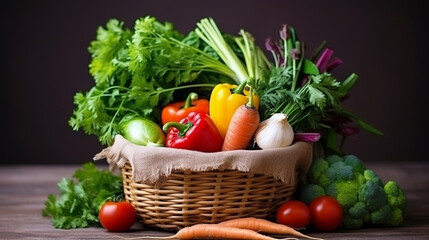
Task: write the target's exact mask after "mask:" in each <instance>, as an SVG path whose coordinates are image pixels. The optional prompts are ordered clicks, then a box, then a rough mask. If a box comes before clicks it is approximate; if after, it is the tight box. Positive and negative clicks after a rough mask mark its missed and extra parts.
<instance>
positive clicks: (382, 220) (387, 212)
mask: <svg viewBox="0 0 429 240" xmlns="http://www.w3.org/2000/svg"><path fill="white" fill-rule="evenodd" d="M391 217H392V209H391V208H390V206H389V205H387V204H386V205H383V206H382V207H381V208H380V209H378V210H377V211H374V212H371V223H372V224H375V225H380V224H386V223H387V222H388V221H389V219H390V218H391Z"/></svg>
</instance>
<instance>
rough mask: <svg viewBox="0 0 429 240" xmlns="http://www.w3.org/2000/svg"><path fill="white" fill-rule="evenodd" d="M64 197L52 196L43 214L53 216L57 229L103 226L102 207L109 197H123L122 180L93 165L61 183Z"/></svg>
mask: <svg viewBox="0 0 429 240" xmlns="http://www.w3.org/2000/svg"><path fill="white" fill-rule="evenodd" d="M58 189H59V191H60V196H59V197H58V198H57V197H56V196H55V195H54V194H50V195H49V196H48V199H47V201H46V202H45V208H44V209H43V210H42V215H43V216H45V217H51V222H52V224H53V226H54V227H55V228H63V229H69V228H84V227H88V226H91V225H94V226H99V220H98V211H99V207H100V206H101V205H102V204H103V203H104V202H105V201H106V200H108V199H109V198H116V197H118V196H119V195H122V194H123V185H122V178H121V177H120V176H117V175H115V174H113V173H112V172H110V171H108V170H98V169H97V167H96V166H95V165H94V164H93V163H91V162H89V163H85V164H83V165H82V167H81V168H80V169H77V170H76V171H75V173H74V174H73V179H67V178H63V179H62V180H61V181H59V182H58Z"/></svg>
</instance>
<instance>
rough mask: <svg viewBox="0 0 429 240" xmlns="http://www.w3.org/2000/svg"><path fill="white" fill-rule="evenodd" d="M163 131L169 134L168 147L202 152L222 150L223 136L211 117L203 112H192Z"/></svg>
mask: <svg viewBox="0 0 429 240" xmlns="http://www.w3.org/2000/svg"><path fill="white" fill-rule="evenodd" d="M162 130H163V131H164V132H167V137H166V140H165V145H166V146H167V147H172V148H182V149H188V150H196V151H201V152H217V151H220V150H221V149H222V144H223V138H222V135H220V133H219V130H218V129H217V127H216V125H215V124H214V122H213V120H212V119H211V118H210V116H209V115H208V114H205V113H202V112H191V113H189V114H188V116H187V117H185V118H183V119H182V120H180V122H168V123H166V124H164V126H163V127H162Z"/></svg>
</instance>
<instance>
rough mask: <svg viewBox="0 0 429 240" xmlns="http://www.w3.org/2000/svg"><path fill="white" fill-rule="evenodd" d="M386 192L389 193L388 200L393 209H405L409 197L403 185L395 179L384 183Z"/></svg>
mask: <svg viewBox="0 0 429 240" xmlns="http://www.w3.org/2000/svg"><path fill="white" fill-rule="evenodd" d="M384 192H385V193H386V195H387V202H388V203H389V205H390V207H391V208H392V209H394V208H399V209H401V210H404V209H405V207H406V205H407V198H406V196H405V194H404V192H403V191H402V189H401V187H399V185H398V184H397V183H396V182H395V181H388V182H387V183H386V184H385V185H384Z"/></svg>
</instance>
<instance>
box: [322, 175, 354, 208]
mask: <svg viewBox="0 0 429 240" xmlns="http://www.w3.org/2000/svg"><path fill="white" fill-rule="evenodd" d="M358 188H359V186H358V185H357V184H356V182H353V181H344V182H336V183H332V184H330V185H328V186H327V187H326V188H325V192H326V194H327V195H329V196H331V197H334V198H336V199H337V200H338V202H339V203H340V204H341V206H343V208H344V209H348V208H349V207H352V206H353V205H354V204H355V203H356V202H357V200H358V195H357V192H358Z"/></svg>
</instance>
